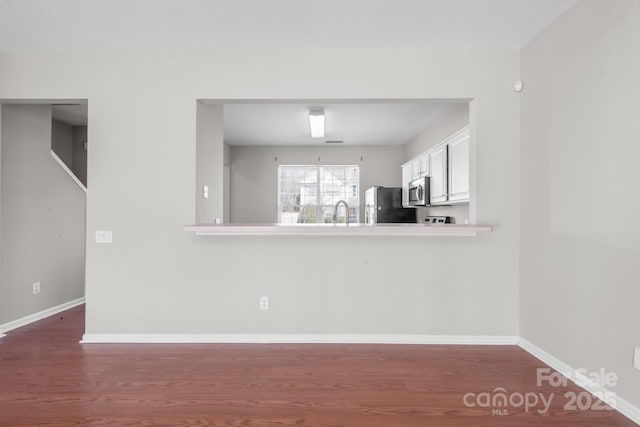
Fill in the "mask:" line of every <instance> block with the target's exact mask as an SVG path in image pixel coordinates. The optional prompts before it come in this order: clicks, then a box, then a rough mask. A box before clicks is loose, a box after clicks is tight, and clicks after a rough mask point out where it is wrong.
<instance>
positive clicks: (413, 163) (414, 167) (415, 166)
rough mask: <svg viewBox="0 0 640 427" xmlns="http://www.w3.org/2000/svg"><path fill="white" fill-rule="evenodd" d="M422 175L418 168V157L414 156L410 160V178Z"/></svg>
mask: <svg viewBox="0 0 640 427" xmlns="http://www.w3.org/2000/svg"><path fill="white" fill-rule="evenodd" d="M421 176H422V171H421V170H420V159H419V158H416V159H413V160H412V161H411V179H418V178H420V177H421Z"/></svg>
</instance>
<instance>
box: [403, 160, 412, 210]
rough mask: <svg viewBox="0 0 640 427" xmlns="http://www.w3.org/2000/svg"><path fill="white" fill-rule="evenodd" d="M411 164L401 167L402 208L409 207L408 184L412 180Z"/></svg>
mask: <svg viewBox="0 0 640 427" xmlns="http://www.w3.org/2000/svg"><path fill="white" fill-rule="evenodd" d="M411 163H412V162H408V163H405V164H404V165H402V206H404V207H409V182H411V180H412V179H413V171H412V165H411Z"/></svg>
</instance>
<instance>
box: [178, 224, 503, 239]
mask: <svg viewBox="0 0 640 427" xmlns="http://www.w3.org/2000/svg"><path fill="white" fill-rule="evenodd" d="M182 229H183V230H184V231H191V232H195V233H196V234H197V235H200V236H475V235H476V234H477V233H481V232H490V231H493V227H488V226H479V225H464V224H440V225H433V224H349V225H346V224H193V225H185V226H183V227H182Z"/></svg>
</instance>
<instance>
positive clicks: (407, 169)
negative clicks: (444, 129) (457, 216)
mask: <svg viewBox="0 0 640 427" xmlns="http://www.w3.org/2000/svg"><path fill="white" fill-rule="evenodd" d="M469 144H470V143H469V127H468V126H467V127H466V128H464V129H462V130H461V131H459V132H456V133H455V134H453V135H452V136H450V137H449V138H447V139H446V140H444V141H442V142H441V143H440V144H438V145H436V146H435V147H433V148H431V149H430V150H429V151H428V152H426V153H423V154H421V155H419V156H417V157H414V158H413V159H411V160H409V161H408V162H407V163H405V164H404V165H402V205H403V206H404V207H409V204H408V202H409V183H410V182H411V181H413V180H414V179H418V178H422V177H425V176H429V177H431V189H430V190H431V204H432V205H450V204H455V203H468V202H469Z"/></svg>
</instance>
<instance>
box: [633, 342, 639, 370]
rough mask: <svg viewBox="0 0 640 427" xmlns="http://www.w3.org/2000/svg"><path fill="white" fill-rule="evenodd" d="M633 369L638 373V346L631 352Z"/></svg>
mask: <svg viewBox="0 0 640 427" xmlns="http://www.w3.org/2000/svg"><path fill="white" fill-rule="evenodd" d="M633 367H634V368H636V369H637V370H639V371H640V346H639V347H636V349H635V351H634V352H633Z"/></svg>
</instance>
